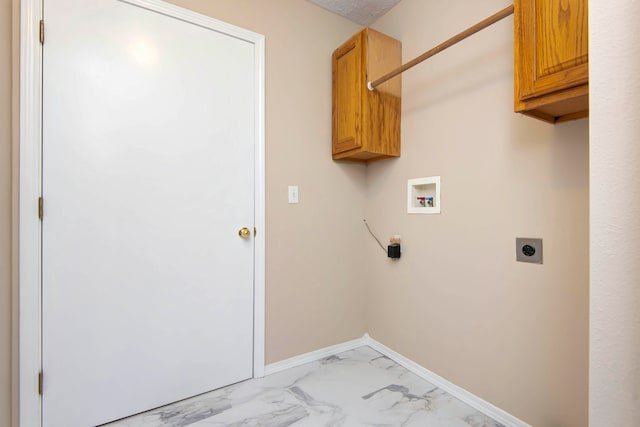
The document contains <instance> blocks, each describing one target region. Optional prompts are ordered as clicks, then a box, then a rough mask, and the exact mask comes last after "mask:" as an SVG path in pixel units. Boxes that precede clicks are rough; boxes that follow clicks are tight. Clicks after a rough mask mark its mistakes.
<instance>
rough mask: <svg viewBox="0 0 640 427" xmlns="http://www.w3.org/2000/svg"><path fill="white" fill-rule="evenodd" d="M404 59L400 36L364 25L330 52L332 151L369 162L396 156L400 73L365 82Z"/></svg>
mask: <svg viewBox="0 0 640 427" xmlns="http://www.w3.org/2000/svg"><path fill="white" fill-rule="evenodd" d="M401 63H402V46H401V44H400V42H399V41H398V40H395V39H393V38H391V37H389V36H386V35H384V34H382V33H380V32H378V31H375V30H372V29H371V28H368V27H365V28H364V29H363V30H362V31H360V32H359V33H358V34H356V35H354V36H353V37H351V38H350V39H349V40H347V41H346V42H345V43H344V44H343V45H342V46H340V47H339V48H338V49H336V50H335V52H334V53H333V115H332V121H333V123H332V125H333V126H332V127H333V134H332V154H333V158H334V159H335V160H339V159H342V160H352V161H359V162H370V161H374V160H381V159H385V158H388V157H398V156H400V114H401V91H402V83H401V77H400V76H397V77H394V78H393V79H391V80H389V81H388V82H385V83H384V84H382V85H380V86H378V87H376V88H375V90H373V91H370V90H368V89H367V82H369V81H373V80H375V79H376V78H379V77H382V76H383V75H384V74H386V73H388V72H389V71H392V70H393V69H394V68H397V67H399V66H400V65H401Z"/></svg>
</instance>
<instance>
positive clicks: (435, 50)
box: [367, 5, 513, 90]
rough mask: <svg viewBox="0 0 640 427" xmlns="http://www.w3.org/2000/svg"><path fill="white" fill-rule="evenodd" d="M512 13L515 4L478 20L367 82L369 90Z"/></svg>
mask: <svg viewBox="0 0 640 427" xmlns="http://www.w3.org/2000/svg"><path fill="white" fill-rule="evenodd" d="M511 14H513V5H510V6H507V7H505V8H504V9H502V10H501V11H500V12H498V13H496V14H494V15H491V16H490V17H488V18H487V19H484V20H482V21H480V22H478V23H477V24H476V25H474V26H473V27H470V28H467V29H466V30H464V31H463V32H461V33H459V34H457V35H455V36H453V37H451V38H450V39H449V40H447V41H446V42H443V43H440V44H439V45H438V46H436V47H434V48H433V49H431V50H428V51H426V52H425V53H423V54H422V55H420V56H418V57H417V58H415V59H412V60H411V61H409V62H407V63H406V64H404V65H401V66H400V67H398V68H396V69H395V70H393V71H391V72H389V73H387V74H385V75H384V76H382V77H380V78H379V79H377V80H374V81H372V82H368V83H367V87H368V88H369V90H373V89H375V88H376V87H377V86H380V85H381V84H382V83H384V82H386V81H387V80H389V79H392V78H394V77H395V76H397V75H398V74H400V73H403V72H405V71H407V70H408V69H409V68H412V67H414V66H415V65H418V64H419V63H421V62H422V61H424V60H425V59H428V58H431V57H432V56H434V55H436V54H438V53H440V52H442V51H443V50H445V49H448V48H450V47H451V46H453V45H454V44H456V43H458V42H460V41H462V40H464V39H466V38H467V37H469V36H471V35H473V34H475V33H477V32H478V31H480V30H484V29H485V28H487V27H488V26H490V25H493V24H495V23H496V22H498V21H500V20H501V19H504V18H506V17H507V16H509V15H511Z"/></svg>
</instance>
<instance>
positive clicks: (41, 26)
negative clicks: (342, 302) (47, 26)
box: [40, 19, 44, 44]
mask: <svg viewBox="0 0 640 427" xmlns="http://www.w3.org/2000/svg"><path fill="white" fill-rule="evenodd" d="M40 44H44V21H43V20H42V19H41V20H40Z"/></svg>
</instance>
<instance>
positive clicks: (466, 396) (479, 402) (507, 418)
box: [363, 334, 531, 427]
mask: <svg viewBox="0 0 640 427" xmlns="http://www.w3.org/2000/svg"><path fill="white" fill-rule="evenodd" d="M363 338H364V342H365V344H366V345H368V346H369V347H371V348H372V349H374V350H376V351H378V352H379V353H382V354H384V355H385V356H387V357H388V358H389V359H391V360H393V361H394V362H396V363H397V364H398V365H400V366H403V367H405V368H406V369H408V370H409V371H411V372H413V373H414V374H416V375H417V376H419V377H421V378H423V379H425V380H427V381H429V382H430V383H431V384H433V385H435V386H436V387H439V388H441V389H442V390H444V391H446V392H447V393H449V394H450V395H452V396H453V397H455V398H457V399H459V400H461V401H462V402H464V403H466V404H467V405H469V406H471V407H472V408H474V409H476V410H478V411H480V412H482V413H483V414H485V415H487V416H489V417H491V418H493V419H494V420H496V421H498V422H499V423H501V424H503V425H505V426H506V427H531V425H529V424H527V423H525V422H524V421H522V420H520V419H518V418H516V417H514V416H513V415H511V414H509V413H508V412H505V411H503V410H502V409H500V408H498V407H496V406H494V405H492V404H491V403H489V402H487V401H486V400H483V399H481V398H479V397H478V396H476V395H475V394H473V393H470V392H468V391H467V390H465V389H463V388H462V387H458V386H457V385H455V384H453V383H452V382H449V381H447V380H446V379H444V378H442V377H441V376H439V375H438V374H435V373H434V372H431V371H430V370H428V369H426V368H424V367H422V366H420V365H418V364H417V363H416V362H414V361H413V360H410V359H407V358H406V357H404V356H403V355H401V354H399V353H396V352H395V351H393V350H391V349H390V348H389V347H387V346H385V345H384V344H381V343H379V342H378V341H376V340H374V339H373V338H371V337H370V336H369V334H365V335H364V337H363Z"/></svg>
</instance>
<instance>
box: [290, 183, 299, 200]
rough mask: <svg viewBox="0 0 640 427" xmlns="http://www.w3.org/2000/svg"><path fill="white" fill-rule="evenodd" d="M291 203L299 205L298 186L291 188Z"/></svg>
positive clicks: (291, 186)
mask: <svg viewBox="0 0 640 427" xmlns="http://www.w3.org/2000/svg"><path fill="white" fill-rule="evenodd" d="M289 203H298V186H297V185H290V186H289Z"/></svg>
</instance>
